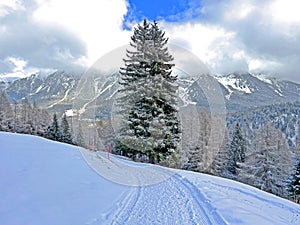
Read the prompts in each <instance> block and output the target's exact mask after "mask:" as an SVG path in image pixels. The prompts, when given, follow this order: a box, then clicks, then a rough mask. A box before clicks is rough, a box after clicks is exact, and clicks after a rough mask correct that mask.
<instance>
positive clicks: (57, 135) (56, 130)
mask: <svg viewBox="0 0 300 225" xmlns="http://www.w3.org/2000/svg"><path fill="white" fill-rule="evenodd" d="M46 137H47V138H48V139H51V140H54V141H61V139H62V134H61V131H60V127H59V125H58V120H57V116H56V113H54V115H53V121H52V124H51V126H49V127H48V130H47V135H46Z"/></svg>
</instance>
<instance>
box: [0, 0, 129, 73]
mask: <svg viewBox="0 0 300 225" xmlns="http://www.w3.org/2000/svg"><path fill="white" fill-rule="evenodd" d="M126 10H127V4H126V1H125V0H102V1H98V0H85V1H69V0H24V1H21V0H19V1H18V0H5V1H4V2H1V3H0V19H1V23H0V43H1V51H0V69H1V71H0V74H2V75H3V74H6V73H14V69H15V67H14V66H12V64H11V62H10V61H9V60H8V59H9V58H18V59H22V60H23V61H24V62H26V65H25V66H24V71H33V70H32V68H35V69H37V70H38V69H41V70H45V69H47V68H49V69H67V70H78V69H83V68H86V67H87V66H89V65H91V64H92V63H93V62H95V61H96V60H97V59H98V58H99V57H101V56H102V55H104V54H105V53H107V52H108V51H110V50H111V49H113V48H116V47H119V46H120V45H122V44H125V43H126V42H128V40H129V33H128V31H123V30H122V19H123V17H124V15H125V13H126ZM125 41H126V42H125ZM29 68H31V69H29Z"/></svg>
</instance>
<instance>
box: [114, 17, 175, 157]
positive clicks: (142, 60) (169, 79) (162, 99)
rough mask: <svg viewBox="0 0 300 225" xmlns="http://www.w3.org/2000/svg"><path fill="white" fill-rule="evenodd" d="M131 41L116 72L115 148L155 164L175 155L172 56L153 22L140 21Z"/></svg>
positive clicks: (162, 35)
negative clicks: (119, 121) (117, 128)
mask: <svg viewBox="0 0 300 225" xmlns="http://www.w3.org/2000/svg"><path fill="white" fill-rule="evenodd" d="M131 40H132V42H131V43H130V45H131V46H132V47H133V49H134V50H133V51H129V50H127V57H128V59H125V60H124V61H125V67H124V68H121V69H120V75H121V77H120V84H121V89H120V91H119V93H120V96H119V98H118V99H117V102H118V106H119V107H120V111H119V113H120V114H121V115H122V119H123V121H122V124H121V127H120V131H119V134H118V144H117V147H118V148H119V151H122V152H124V153H126V154H129V155H133V156H132V157H133V158H135V157H136V156H137V157H138V156H142V155H146V156H147V157H148V158H149V161H150V162H158V161H160V160H162V159H165V158H166V157H167V156H169V155H170V154H172V153H173V152H175V150H176V148H177V145H178V143H179V140H180V125H179V121H178V119H177V108H176V104H177V95H176V92H177V88H178V86H177V84H176V80H177V77H175V76H173V75H171V72H172V70H171V69H172V67H173V66H174V65H173V64H171V63H170V61H172V60H173V57H172V56H171V55H170V54H169V53H168V49H167V47H166V46H165V45H166V43H167V41H168V39H167V38H165V37H164V32H163V31H161V30H160V29H159V28H158V25H157V23H156V22H154V23H152V24H150V23H148V22H147V21H146V20H144V22H143V24H142V25H138V26H137V28H135V30H134V34H133V36H132V38H131Z"/></svg>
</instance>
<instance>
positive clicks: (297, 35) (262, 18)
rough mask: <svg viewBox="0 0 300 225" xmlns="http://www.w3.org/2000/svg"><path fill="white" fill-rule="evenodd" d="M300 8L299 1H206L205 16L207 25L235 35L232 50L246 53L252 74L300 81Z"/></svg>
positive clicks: (244, 56) (245, 58) (245, 57)
mask: <svg viewBox="0 0 300 225" xmlns="http://www.w3.org/2000/svg"><path fill="white" fill-rule="evenodd" d="M299 7H300V2H299V1H297V0H274V1H270V0H268V1H258V0H242V1H234V0H229V1H222V2H219V1H205V2H204V6H203V10H202V12H203V13H204V16H205V18H206V22H207V23H209V24H211V25H216V24H217V25H218V26H221V27H222V28H223V29H224V30H226V31H228V32H233V33H234V38H233V40H234V42H235V43H234V45H232V49H233V48H236V50H237V51H242V52H244V55H243V59H244V60H245V62H247V64H248V67H249V69H250V71H251V69H252V68H253V66H254V68H253V69H254V70H253V71H255V72H268V73H270V74H272V76H277V77H280V78H283V79H292V80H296V81H300V78H299V77H297V76H299V74H300V69H299V68H298V66H297V64H298V65H299V63H300V61H299V55H300V45H299V43H300V14H299V12H298V10H297V9H299ZM223 53H224V54H225V55H226V54H228V53H227V52H226V51H224V52H223ZM231 55H232V54H231ZM221 58H222V57H221ZM219 63H220V64H219V65H220V67H226V65H228V63H226V64H224V63H222V61H221V62H219ZM255 64H256V66H255ZM258 65H260V66H261V69H260V68H258V67H257V66H258Z"/></svg>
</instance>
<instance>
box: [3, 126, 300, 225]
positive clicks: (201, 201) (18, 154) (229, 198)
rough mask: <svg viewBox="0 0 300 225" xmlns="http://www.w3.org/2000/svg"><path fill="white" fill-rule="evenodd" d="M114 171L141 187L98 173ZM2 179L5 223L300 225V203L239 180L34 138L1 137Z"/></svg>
mask: <svg viewBox="0 0 300 225" xmlns="http://www.w3.org/2000/svg"><path fill="white" fill-rule="evenodd" d="M87 157H88V158H89V160H88V162H89V164H88V163H87V161H86V160H85V159H86V158H87ZM142 168H143V169H145V168H149V171H148V172H147V173H141V171H145V170H143V169H142ZM109 170H111V173H112V174H114V176H116V177H117V176H122V179H127V180H128V183H130V180H138V181H139V182H140V184H141V185H136V186H128V185H127V186H126V185H121V184H118V183H116V182H112V181H110V180H108V179H105V178H103V177H102V176H101V175H99V173H100V174H101V171H103V172H104V173H107V171H109ZM121 171H123V172H121ZM156 174H157V175H158V176H162V177H163V176H165V179H163V181H162V182H160V183H157V184H154V185H144V184H147V183H149V182H148V181H147V180H149V179H154V178H153V177H155V176H156ZM0 180H1V182H0V224H3V225H4V224H5V225H12V224H15V225H17V224H30V225H34V224H36V225H40V224H43V225H47V224H49V225H50V224H51V225H52V224H56V225H60V224H62V225H63V224H64V225H69V224H70V225H76V224H78V225H85V224H143V225H145V224H211V225H215V224H251V225H252V224H260V225H266V224H270V225H271V224H272V225H274V224H282V225H287V224H295V225H296V224H297V225H298V224H300V205H297V204H294V203H292V202H289V201H287V200H284V199H281V198H278V197H276V196H273V195H271V194H268V193H264V192H261V191H259V190H257V189H255V188H252V187H249V186H246V185H243V184H240V183H237V182H233V181H230V180H225V179H221V178H217V177H212V176H208V175H203V174H199V173H192V172H187V171H179V170H168V169H165V168H162V167H157V166H153V165H147V164H139V163H134V162H131V161H128V160H126V159H122V158H120V157H114V156H111V157H110V160H108V159H107V155H106V153H91V152H87V151H79V149H78V148H77V147H73V146H69V145H66V144H59V143H55V142H52V141H49V140H45V139H42V138H37V137H33V136H28V135H16V134H9V133H1V132H0ZM116 180H117V179H116ZM116 180H115V181H116Z"/></svg>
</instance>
